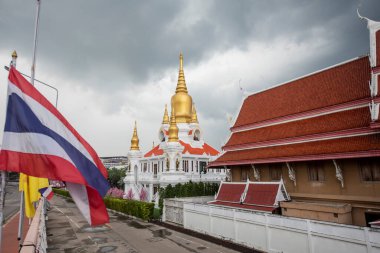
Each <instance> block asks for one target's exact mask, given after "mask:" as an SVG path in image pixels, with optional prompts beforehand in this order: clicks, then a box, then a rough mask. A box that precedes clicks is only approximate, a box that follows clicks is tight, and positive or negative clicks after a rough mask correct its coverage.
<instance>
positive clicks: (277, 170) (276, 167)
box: [269, 164, 282, 181]
mask: <svg viewBox="0 0 380 253" xmlns="http://www.w3.org/2000/svg"><path fill="white" fill-rule="evenodd" d="M269 174H270V177H271V180H272V181H280V180H281V178H282V166H281V164H270V165H269Z"/></svg>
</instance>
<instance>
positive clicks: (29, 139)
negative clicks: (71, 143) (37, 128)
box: [2, 132, 75, 167]
mask: <svg viewBox="0 0 380 253" xmlns="http://www.w3.org/2000/svg"><path fill="white" fill-rule="evenodd" d="M16 140H17V141H16ZM2 149H3V150H10V151H14V152H21V153H27V154H41V155H54V156H58V157H61V158H63V159H65V160H67V161H68V162H70V163H71V164H72V165H73V166H74V167H75V164H74V163H73V161H72V160H71V159H70V157H69V156H68V154H67V153H66V152H65V150H64V149H63V148H62V147H61V146H60V145H59V144H58V143H57V142H56V141H55V140H53V139H52V138H51V137H49V136H47V135H44V134H39V133H13V132H4V134H3V146H2Z"/></svg>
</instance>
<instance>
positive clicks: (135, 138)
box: [131, 121, 140, 150]
mask: <svg viewBox="0 0 380 253" xmlns="http://www.w3.org/2000/svg"><path fill="white" fill-rule="evenodd" d="M131 150H140V147H139V137H138V136H137V126H136V121H135V128H134V129H133V136H132V139H131Z"/></svg>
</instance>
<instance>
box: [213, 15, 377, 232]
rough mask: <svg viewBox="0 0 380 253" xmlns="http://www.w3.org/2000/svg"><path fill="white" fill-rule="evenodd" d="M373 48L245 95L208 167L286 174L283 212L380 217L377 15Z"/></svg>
mask: <svg viewBox="0 0 380 253" xmlns="http://www.w3.org/2000/svg"><path fill="white" fill-rule="evenodd" d="M368 28H369V32H370V55H369V56H364V57H359V58H355V59H352V60H349V61H346V62H343V63H340V64H337V65H335V66H331V67H329V68H327V69H323V70H320V71H318V72H315V73H312V74H309V75H306V76H303V77H300V78H297V79H295V80H292V81H290V82H287V83H283V84H280V85H277V86H275V87H272V88H269V89H266V90H263V91H260V92H257V93H255V94H252V95H250V96H248V97H247V98H246V99H245V100H244V101H243V104H242V106H241V108H240V112H239V114H238V116H237V118H236V121H235V122H234V125H233V127H232V128H231V135H230V138H229V140H228V142H227V143H226V144H225V146H224V147H223V150H224V153H223V155H221V156H220V157H219V158H218V159H217V160H216V161H214V162H212V163H211V164H210V165H209V167H210V168H220V167H222V168H223V167H224V168H228V169H231V173H232V181H235V182H239V181H246V180H247V179H249V180H251V181H279V180H281V179H283V181H284V184H285V187H286V190H287V191H288V193H289V195H290V197H291V199H292V200H291V201H289V202H281V203H280V206H281V211H282V215H285V216H294V217H301V218H308V219H315V220H322V221H330V222H337V223H344V224H354V225H360V226H366V225H368V224H369V223H370V222H373V221H376V220H379V219H380V122H379V103H380V97H379V92H378V84H379V82H380V76H379V73H380V31H379V30H380V22H374V21H371V20H369V21H368Z"/></svg>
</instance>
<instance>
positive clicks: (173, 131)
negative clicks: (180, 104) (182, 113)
mask: <svg viewBox="0 0 380 253" xmlns="http://www.w3.org/2000/svg"><path fill="white" fill-rule="evenodd" d="M168 141H169V142H177V141H178V127H177V123H176V121H175V114H174V108H172V113H171V116H170V126H169V140H168Z"/></svg>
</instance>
